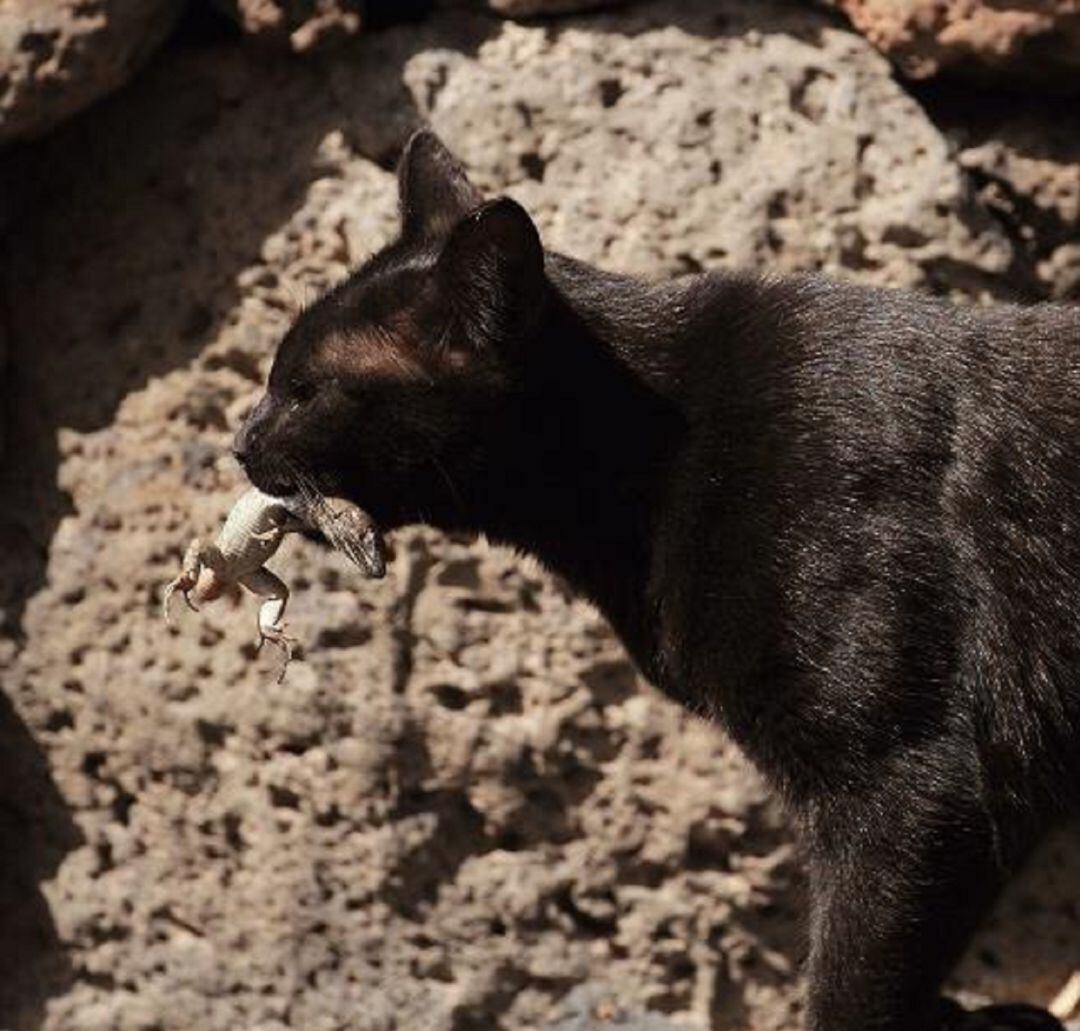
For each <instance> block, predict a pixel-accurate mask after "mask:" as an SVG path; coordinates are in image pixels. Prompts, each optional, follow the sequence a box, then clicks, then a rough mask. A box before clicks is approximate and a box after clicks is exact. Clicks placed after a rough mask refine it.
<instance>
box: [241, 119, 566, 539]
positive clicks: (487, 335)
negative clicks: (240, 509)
mask: <svg viewBox="0 0 1080 1031" xmlns="http://www.w3.org/2000/svg"><path fill="white" fill-rule="evenodd" d="M399 190H400V208H401V231H400V235H399V237H398V239H397V240H396V241H395V242H394V243H392V244H391V245H389V246H388V247H386V248H385V249H383V250H382V251H380V252H379V253H378V254H376V255H375V256H374V257H373V258H372V259H371V260H370V261H368V262H367V263H366V264H364V265H363V266H362V267H361V268H360V269H358V270H357V271H356V272H354V273H353V274H352V275H351V276H350V277H349V279H347V280H346V281H345V282H344V283H343V284H341V285H340V286H339V287H337V288H336V289H334V290H332V291H331V292H330V293H328V294H327V295H326V296H324V297H322V298H321V299H320V300H319V301H318V302H316V303H315V304H314V305H312V306H311V307H310V308H308V309H307V310H306V311H304V312H303V314H301V315H300V316H299V317H298V318H297V320H296V322H295V323H294V325H293V326H292V328H291V329H290V330H289V332H288V333H287V334H286V336H285V338H284V339H283V340H282V342H281V344H280V346H279V349H278V352H277V355H276V357H275V360H274V364H273V367H272V369H271V371H270V377H269V382H268V384H267V389H266V393H265V395H264V396H263V397H262V399H261V400H260V401H259V402H258V404H257V405H256V406H255V408H254V410H253V411H252V412H251V414H250V416H249V417H248V418H247V420H246V421H245V423H244V425H243V426H242V427H241V429H240V431H239V433H238V434H237V436H236V441H235V452H236V454H237V457H238V458H239V459H240V461H241V463H242V464H243V466H244V468H245V470H246V471H247V473H248V476H249V477H250V479H251V481H252V482H253V483H254V484H255V485H256V486H257V487H260V488H261V489H263V490H264V491H266V492H268V493H271V494H278V495H283V494H289V493H292V492H294V491H295V490H296V489H298V488H303V487H304V486H314V487H316V488H317V489H318V490H320V491H323V492H327V493H336V494H339V495H342V496H345V497H348V498H350V499H351V500H353V501H355V502H356V503H357V504H359V505H361V506H363V507H364V508H366V509H367V510H368V511H369V512H371V514H372V515H373V516H374V517H375V518H376V520H378V521H379V522H380V523H382V524H383V525H384V526H393V525H398V524H401V523H404V522H411V521H418V520H424V521H433V522H439V521H440V519H441V518H445V519H446V520H448V521H451V522H452V521H453V518H452V515H453V509H454V508H455V506H460V505H461V504H463V496H464V495H465V494H467V493H468V490H469V486H470V483H469V481H470V478H472V477H474V476H478V475H479V472H480V471H481V470H488V469H489V467H490V461H491V456H492V452H493V449H495V448H496V447H499V446H501V445H502V444H504V443H505V442H503V441H499V440H498V435H499V428H500V426H503V425H505V424H506V422H507V419H506V416H507V414H508V413H509V412H510V411H511V410H512V407H513V406H514V404H515V398H516V397H517V396H518V394H519V391H520V387H521V383H522V376H523V373H522V369H523V366H524V364H525V355H526V353H527V351H528V349H529V348H530V346H531V344H532V342H533V338H534V337H535V335H536V333H537V328H538V325H539V322H540V319H541V316H542V312H543V309H544V306H545V302H546V299H547V293H548V287H547V282H546V279H545V275H544V253H543V250H542V247H541V244H540V239H539V236H538V234H537V231H536V228H535V226H534V225H533V223H532V221H531V219H530V218H529V216H528V214H526V212H525V211H524V209H523V208H521V207H520V206H519V205H518V204H516V203H515V202H514V201H512V200H509V199H507V198H501V199H498V200H494V201H490V202H487V203H485V202H484V199H483V197H482V196H481V195H480V193H479V192H478V191H477V189H476V188H475V187H474V186H473V185H472V183H470V182H469V180H468V178H467V176H466V174H465V171H464V169H463V168H462V166H461V164H460V163H459V162H458V161H457V160H456V159H455V158H454V157H453V156H452V155H451V154H450V152H449V151H448V150H447V149H446V148H445V147H444V146H443V144H442V143H441V142H440V141H439V139H438V138H437V137H436V136H435V135H434V134H433V133H431V132H427V131H423V132H420V133H418V134H417V135H415V136H414V137H413V138H412V139H411V140H410V141H409V144H408V145H407V147H406V149H405V152H404V155H403V157H402V160H401V165H400V170H399Z"/></svg>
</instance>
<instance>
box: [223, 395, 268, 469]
mask: <svg viewBox="0 0 1080 1031" xmlns="http://www.w3.org/2000/svg"><path fill="white" fill-rule="evenodd" d="M269 407H270V406H269V401H268V399H267V398H266V397H265V395H264V396H263V398H262V399H261V400H260V401H259V403H258V404H257V405H256V406H255V407H254V408H253V409H252V410H251V411H250V412H249V413H248V417H247V418H246V419H245V420H244V421H243V422H242V423H241V424H240V429H238V430H237V431H236V436H235V437H233V443H232V453H233V456H234V457H235V458H236V460H237V461H238V462H239V463H240V464H241V465H242V466H245V467H246V466H247V465H248V463H249V461H250V460H251V454H252V448H253V445H254V443H255V437H256V435H257V433H258V426H259V424H260V423H261V422H262V421H263V420H264V419H265V418H266V413H267V411H268V410H269Z"/></svg>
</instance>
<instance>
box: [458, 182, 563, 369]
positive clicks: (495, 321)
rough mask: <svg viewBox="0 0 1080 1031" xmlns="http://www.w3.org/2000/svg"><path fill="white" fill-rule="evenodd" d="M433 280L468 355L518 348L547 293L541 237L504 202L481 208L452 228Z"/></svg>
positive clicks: (529, 221) (524, 216)
mask: <svg viewBox="0 0 1080 1031" xmlns="http://www.w3.org/2000/svg"><path fill="white" fill-rule="evenodd" d="M437 275H438V279H439V285H440V288H441V291H442V293H443V296H444V297H445V298H446V299H447V303H448V304H449V305H450V308H451V310H452V312H453V315H454V323H455V326H454V329H455V337H456V338H457V339H458V340H459V341H464V342H467V344H468V345H469V346H470V347H471V348H472V349H473V350H491V349H493V348H494V349H498V350H501V351H504V352H505V351H506V349H507V348H514V347H519V346H520V345H521V344H522V343H523V342H524V340H525V338H526V337H527V336H529V335H530V333H531V332H532V330H533V329H534V328H535V325H536V322H537V320H538V318H539V316H540V313H541V311H542V309H543V305H544V299H545V296H546V293H547V280H546V278H545V276H544V248H543V246H542V244H541V243H540V234H539V233H538V232H537V230H536V226H535V225H534V224H533V221H532V219H531V218H530V217H529V215H528V212H526V210H525V209H524V208H523V207H522V206H521V205H520V204H518V203H517V202H516V201H513V200H511V199H510V198H509V197H501V198H499V200H495V201H491V202H490V203H488V204H484V205H483V206H482V207H480V208H478V209H477V210H476V211H474V212H472V213H471V214H469V215H466V216H465V218H463V219H462V220H461V221H460V222H459V223H458V224H457V225H456V226H455V227H454V230H453V232H452V233H451V234H450V238H449V239H448V240H447V242H446V245H445V247H444V248H443V252H442V255H441V256H440V258H439V263H438V267H437Z"/></svg>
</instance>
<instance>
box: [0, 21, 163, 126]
mask: <svg viewBox="0 0 1080 1031" xmlns="http://www.w3.org/2000/svg"><path fill="white" fill-rule="evenodd" d="M182 8H183V0H140V2H132V0H59V2H47V0H12V2H10V3H5V4H4V5H3V6H2V7H0V144H3V143H7V142H10V141H11V140H14V139H21V138H27V137H31V136H37V135H40V134H41V133H43V132H45V131H47V130H48V129H50V128H51V127H52V126H54V125H55V124H56V123H57V122H60V121H62V120H63V119H65V118H67V117H68V116H69V115H72V114H74V113H75V112H76V111H79V110H81V109H82V108H84V107H86V106H87V105H89V104H91V103H93V102H94V101H95V100H97V99H98V98H99V97H102V96H104V95H105V94H106V93H110V92H111V91H112V90H114V89H116V88H117V87H118V86H120V85H122V84H123V83H124V82H126V81H127V80H128V79H129V78H130V77H131V75H132V74H133V73H134V72H135V71H136V69H138V68H139V66H140V65H141V64H142V63H143V62H144V61H145V60H146V58H147V57H148V56H149V55H150V54H151V53H152V52H153V50H154V49H155V47H157V45H158V44H159V43H160V42H161V41H162V40H163V39H164V38H165V36H166V35H167V34H168V33H169V31H170V29H171V28H172V26H173V24H174V23H175V21H176V18H177V17H178V15H179V13H180V11H181V9H182Z"/></svg>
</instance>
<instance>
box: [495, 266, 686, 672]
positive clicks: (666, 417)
mask: <svg viewBox="0 0 1080 1031" xmlns="http://www.w3.org/2000/svg"><path fill="white" fill-rule="evenodd" d="M549 274H550V276H551V280H552V284H553V287H554V294H555V296H554V297H553V299H552V302H551V303H550V304H549V306H548V311H547V313H546V314H545V321H544V326H543V329H542V331H541V334H540V339H539V340H538V341H537V342H536V344H535V346H534V348H533V353H534V355H535V357H534V359H533V366H532V367H531V368H530V369H529V372H528V375H527V376H526V382H527V383H528V384H529V386H528V389H527V390H526V392H525V393H524V394H523V395H522V397H521V403H520V405H519V406H518V407H517V409H516V411H515V413H514V416H513V419H514V425H513V426H510V427H506V428H505V440H506V449H505V450H504V451H503V452H502V453H500V454H499V455H498V456H497V458H496V462H495V464H494V466H493V469H492V480H491V482H490V484H489V485H488V489H487V490H486V491H485V496H484V497H483V498H481V499H479V510H480V513H481V518H480V522H481V525H480V526H478V527H477V529H481V530H483V531H485V532H486V533H488V534H489V536H491V537H492V538H494V539H497V540H500V541H503V542H505V543H509V544H512V545H514V546H516V547H518V548H520V549H522V550H524V551H527V552H530V553H532V554H535V555H536V556H537V557H538V558H540V560H541V561H543V562H544V563H545V564H546V565H547V566H548V567H550V568H551V569H553V570H554V571H555V572H557V573H559V574H561V575H562V576H563V577H565V578H566V579H567V580H568V581H569V582H570V583H571V585H572V586H573V587H574V588H575V589H576V590H577V591H579V592H580V593H582V594H584V595H585V596H587V597H589V598H590V599H592V600H593V601H594V602H595V603H596V604H597V605H598V606H599V607H600V609H601V610H602V611H603V613H604V614H605V615H606V616H607V618H608V619H609V620H610V621H611V623H612V624H613V625H614V626H615V628H616V630H617V631H618V632H619V633H620V635H621V636H622V637H623V639H624V641H625V642H626V644H627V646H628V647H629V648H630V650H631V652H632V653H633V654H634V655H635V658H636V659H637V660H638V662H639V664H640V665H642V666H643V667H645V668H647V667H648V666H649V662H650V654H651V652H652V650H653V649H652V641H651V636H652V632H653V627H654V624H655V619H654V614H653V613H651V612H649V611H648V601H647V593H648V592H647V586H648V581H649V578H650V575H651V570H652V563H653V550H654V541H655V531H656V526H657V521H658V519H659V518H660V517H661V514H662V510H663V506H664V501H665V497H666V492H667V482H668V478H669V476H670V473H671V471H672V469H673V463H674V461H675V456H676V452H677V449H678V446H679V442H680V440H681V438H682V435H683V433H684V431H685V417H684V414H683V412H682V411H681V410H680V407H679V405H678V404H677V403H675V401H674V400H673V398H672V392H673V390H674V389H675V387H676V385H677V380H678V376H679V373H678V369H679V365H680V361H679V345H680V335H681V333H682V323H683V321H684V319H685V317H686V314H685V310H684V308H685V305H686V296H687V289H686V287H680V288H672V287H671V286H670V285H668V286H658V285H652V284H646V283H642V282H638V281H635V280H632V279H628V278H624V277H618V276H610V275H608V274H607V273H602V272H598V271H597V270H595V269H591V268H589V267H588V266H582V265H579V264H578V263H576V262H571V261H569V260H568V259H560V258H555V259H553V261H552V262H551V268H550V272H549Z"/></svg>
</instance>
